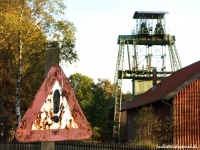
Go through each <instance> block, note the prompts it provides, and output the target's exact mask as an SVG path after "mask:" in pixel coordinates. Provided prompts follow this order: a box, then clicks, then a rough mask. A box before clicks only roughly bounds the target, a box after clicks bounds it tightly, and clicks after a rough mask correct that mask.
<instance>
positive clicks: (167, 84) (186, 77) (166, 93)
mask: <svg viewBox="0 0 200 150" xmlns="http://www.w3.org/2000/svg"><path fill="white" fill-rule="evenodd" d="M197 78H200V61H198V62H196V63H193V64H191V65H189V66H187V67H185V68H182V69H180V70H178V71H176V72H174V73H172V74H171V75H170V76H169V77H166V78H164V79H163V80H162V81H161V82H159V83H158V85H157V88H156V89H155V90H152V88H151V89H149V90H148V91H146V92H145V93H143V94H142V95H141V96H139V97H138V98H136V99H133V100H131V101H130V102H129V103H127V104H126V105H125V106H123V107H122V109H121V111H126V110H129V109H133V108H136V107H140V106H144V105H147V104H151V103H154V102H156V101H160V100H163V99H165V100H169V99H170V98H172V97H173V96H174V95H176V94H177V93H178V92H179V91H180V90H182V89H184V88H185V87H187V86H188V85H189V84H190V83H192V82H193V81H195V80H196V79H197Z"/></svg>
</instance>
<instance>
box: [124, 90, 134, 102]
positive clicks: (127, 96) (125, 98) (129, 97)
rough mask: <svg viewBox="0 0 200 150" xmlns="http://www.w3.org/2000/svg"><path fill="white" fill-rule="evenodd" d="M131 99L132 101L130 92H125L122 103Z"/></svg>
mask: <svg viewBox="0 0 200 150" xmlns="http://www.w3.org/2000/svg"><path fill="white" fill-rule="evenodd" d="M131 99H132V93H131V92H130V91H127V92H126V94H123V95H122V103H123V102H125V101H127V100H131Z"/></svg>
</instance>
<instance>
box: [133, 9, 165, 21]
mask: <svg viewBox="0 0 200 150" xmlns="http://www.w3.org/2000/svg"><path fill="white" fill-rule="evenodd" d="M168 13H169V12H167V11H136V12H135V13H134V15H133V19H140V18H144V17H145V18H148V19H158V16H160V17H161V18H163V17H164V15H165V14H168Z"/></svg>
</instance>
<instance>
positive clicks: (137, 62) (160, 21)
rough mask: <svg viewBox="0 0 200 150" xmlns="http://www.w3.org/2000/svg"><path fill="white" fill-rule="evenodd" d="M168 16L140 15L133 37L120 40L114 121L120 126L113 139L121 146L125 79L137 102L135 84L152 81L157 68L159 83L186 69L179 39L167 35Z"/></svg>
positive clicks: (115, 80)
mask: <svg viewBox="0 0 200 150" xmlns="http://www.w3.org/2000/svg"><path fill="white" fill-rule="evenodd" d="M167 13H168V12H154V11H136V12H135V13H134V15H133V19H136V27H135V29H134V30H132V34H131V35H119V36H118V45H119V50H118V57H117V64H116V70H115V78H114V83H115V88H114V96H115V110H114V121H115V122H119V124H118V125H117V126H114V127H113V136H114V139H115V140H118V142H120V117H121V113H120V109H121V100H122V83H123V82H122V81H123V79H132V83H133V85H132V92H133V93H132V94H133V98H135V97H136V96H137V93H136V90H137V89H136V85H135V84H136V83H137V81H140V82H143V81H144V82H146V81H151V80H152V69H153V68H156V69H157V76H158V80H162V79H163V78H164V77H166V76H168V75H170V74H171V73H172V72H174V71H176V70H178V69H181V68H182V66H181V61H180V58H179V55H178V51H177V48H176V46H175V36H173V35H169V34H166V27H165V25H166V22H165V14H167ZM166 51H168V56H169V58H168V59H169V61H170V65H171V69H169V70H168V71H167V69H166V58H167V57H166V56H167V53H166ZM125 53H126V54H127V56H126V55H125ZM125 56H126V58H125ZM124 60H127V61H128V62H127V63H128V65H127V66H126V67H127V68H126V69H124ZM145 84H146V85H147V83H145ZM138 87H139V86H138ZM138 87H137V88H138ZM142 90H143V91H142ZM142 90H141V91H140V94H141V92H145V91H144V90H145V89H142Z"/></svg>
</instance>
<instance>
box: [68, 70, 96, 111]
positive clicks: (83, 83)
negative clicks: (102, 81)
mask: <svg viewBox="0 0 200 150" xmlns="http://www.w3.org/2000/svg"><path fill="white" fill-rule="evenodd" d="M69 82H70V84H71V87H72V88H73V90H74V93H75V96H76V98H77V100H78V102H79V104H80V106H81V108H82V109H83V110H84V108H85V107H86V105H88V104H90V102H91V101H92V99H93V94H92V88H93V85H94V81H93V79H92V78H90V77H87V76H85V75H82V74H80V73H76V74H73V75H71V76H70V77H69Z"/></svg>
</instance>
